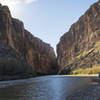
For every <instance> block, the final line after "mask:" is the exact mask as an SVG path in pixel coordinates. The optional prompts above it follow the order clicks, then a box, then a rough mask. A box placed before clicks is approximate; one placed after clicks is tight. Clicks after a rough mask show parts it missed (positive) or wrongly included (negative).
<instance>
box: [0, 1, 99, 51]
mask: <svg viewBox="0 0 100 100" xmlns="http://www.w3.org/2000/svg"><path fill="white" fill-rule="evenodd" d="M96 1H98V0H0V2H1V3H2V4H6V5H8V6H9V7H10V10H11V13H12V16H14V17H16V18H18V19H20V20H22V21H23V22H24V25H25V28H26V29H27V30H29V31H30V32H31V33H32V34H33V35H34V36H37V37H39V38H40V39H42V40H43V41H45V42H47V43H49V44H51V46H53V47H54V49H55V50H56V45H57V43H58V42H59V40H60V37H61V36H62V35H63V34H64V33H65V32H67V31H68V30H69V28H70V26H71V25H72V24H73V23H75V22H76V21H77V20H78V19H79V17H80V16H81V15H83V14H84V13H85V11H86V10H87V9H88V8H89V7H90V5H91V4H93V3H94V2H96Z"/></svg>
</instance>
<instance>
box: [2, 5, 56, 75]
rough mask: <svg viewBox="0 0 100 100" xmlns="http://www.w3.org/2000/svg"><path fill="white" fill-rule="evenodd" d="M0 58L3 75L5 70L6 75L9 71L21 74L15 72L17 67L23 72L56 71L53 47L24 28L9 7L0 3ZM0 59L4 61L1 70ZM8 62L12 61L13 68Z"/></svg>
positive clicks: (43, 72) (45, 72)
mask: <svg viewBox="0 0 100 100" xmlns="http://www.w3.org/2000/svg"><path fill="white" fill-rule="evenodd" d="M2 48H3V49H2ZM3 50H4V51H3ZM2 55H4V58H3V56H2ZM8 55H10V61H9V59H8V58H7V57H8ZM16 55H17V56H16ZM0 59H2V60H0V75H1V74H2V73H3V75H4V74H5V73H6V71H7V74H8V75H9V74H10V73H11V72H12V74H13V73H14V75H16V73H17V74H18V73H20V74H21V72H16V70H17V69H18V71H22V72H23V73H24V72H30V73H31V72H32V73H41V74H53V73H56V72H57V64H56V56H55V54H54V50H53V48H52V47H51V46H50V45H49V44H47V43H44V42H43V41H42V40H40V39H39V38H37V37H35V36H33V35H32V34H31V33H30V32H28V31H27V30H26V29H25V28H24V25H23V22H21V21H19V20H18V19H15V18H12V16H11V13H10V10H9V8H8V7H7V6H2V5H1V4H0ZM3 59H5V60H6V61H5V60H3ZM21 59H22V60H21ZM2 61H3V62H4V63H5V67H4V69H5V70H2V69H3V64H2ZM10 62H11V63H13V68H11V67H10ZM17 62H18V63H17ZM8 63H9V64H8ZM1 65H2V66H1ZM10 68H11V69H10ZM27 69H29V70H27ZM30 69H31V71H30ZM23 73H22V74H23Z"/></svg>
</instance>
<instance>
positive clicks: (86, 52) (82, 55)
mask: <svg viewBox="0 0 100 100" xmlns="http://www.w3.org/2000/svg"><path fill="white" fill-rule="evenodd" d="M93 50H94V49H93V48H92V49H90V50H89V51H84V52H83V53H81V54H80V55H78V56H77V57H76V58H77V59H80V58H81V57H84V56H86V55H88V54H89V53H91V52H92V51H93Z"/></svg>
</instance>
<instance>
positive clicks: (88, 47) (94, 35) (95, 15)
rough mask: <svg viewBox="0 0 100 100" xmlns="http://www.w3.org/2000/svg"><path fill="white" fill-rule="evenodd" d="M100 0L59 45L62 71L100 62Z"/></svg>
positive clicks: (58, 50) (62, 38) (90, 65)
mask: <svg viewBox="0 0 100 100" xmlns="http://www.w3.org/2000/svg"><path fill="white" fill-rule="evenodd" d="M99 42H100V1H98V2H97V3H95V4H93V5H92V6H91V7H90V8H89V9H88V10H87V11H86V13H85V14H84V15H83V16H82V17H80V19H79V20H78V21H77V22H76V23H74V24H73V25H72V26H71V28H70V30H69V32H67V33H65V34H64V35H63V36H62V37H61V39H60V42H59V44H58V45H57V54H58V64H59V66H60V68H61V70H60V73H63V74H67V73H70V72H71V71H73V70H75V69H79V68H88V67H93V66H94V65H98V64H100V48H99V46H100V45H99Z"/></svg>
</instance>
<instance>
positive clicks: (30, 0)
mask: <svg viewBox="0 0 100 100" xmlns="http://www.w3.org/2000/svg"><path fill="white" fill-rule="evenodd" d="M36 1H37V0H24V2H25V3H26V4H30V3H33V2H36Z"/></svg>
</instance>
